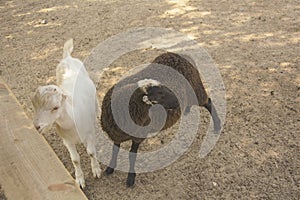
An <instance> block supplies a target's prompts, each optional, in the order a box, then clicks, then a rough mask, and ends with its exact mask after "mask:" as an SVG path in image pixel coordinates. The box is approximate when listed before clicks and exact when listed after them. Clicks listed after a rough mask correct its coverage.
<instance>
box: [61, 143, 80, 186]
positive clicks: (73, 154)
mask: <svg viewBox="0 0 300 200" xmlns="http://www.w3.org/2000/svg"><path fill="white" fill-rule="evenodd" d="M63 142H64V144H65V146H66V147H67V149H68V151H69V153H70V156H71V160H72V163H73V165H74V168H75V177H76V182H77V183H78V184H79V185H80V186H81V188H84V187H85V181H84V175H83V172H82V170H81V167H80V156H79V154H78V152H77V150H76V146H75V144H73V143H71V142H69V141H67V140H63Z"/></svg>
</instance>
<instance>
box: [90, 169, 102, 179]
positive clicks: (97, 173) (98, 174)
mask: <svg viewBox="0 0 300 200" xmlns="http://www.w3.org/2000/svg"><path fill="white" fill-rule="evenodd" d="M92 172H93V177H94V178H100V177H101V169H100V167H96V168H92Z"/></svg>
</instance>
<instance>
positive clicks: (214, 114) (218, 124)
mask: <svg viewBox="0 0 300 200" xmlns="http://www.w3.org/2000/svg"><path fill="white" fill-rule="evenodd" d="M204 107H205V108H206V109H207V110H208V111H209V113H210V114H211V116H212V118H213V122H214V130H215V131H216V132H218V131H220V129H221V121H220V118H219V116H218V114H217V111H216V109H215V106H214V104H213V102H212V101H211V99H210V98H208V103H207V104H205V105H204Z"/></svg>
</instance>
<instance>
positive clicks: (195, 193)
mask: <svg viewBox="0 0 300 200" xmlns="http://www.w3.org/2000/svg"><path fill="white" fill-rule="evenodd" d="M299 16H300V5H299V2H298V1H292V0H286V1H279V0H275V1H271V0H266V1H262V0H260V1H252V0H246V1H238V0H229V1H216V0H212V1H198V0H197V1H196V0H190V1H189V0H178V1H176V0H170V1H166V0H156V1H145V0H135V1H134V0H129V1H126V3H125V2H124V1H121V0H109V1H79V0H77V1H72V2H70V1H54V0H48V1H47V2H40V1H0V22H1V27H0V33H1V39H0V42H1V47H0V49H1V56H0V75H1V78H3V79H4V80H5V81H6V82H7V83H8V85H9V86H10V87H11V88H12V90H13V92H14V93H15V95H16V97H17V99H18V100H19V101H20V103H21V104H22V106H23V107H24V109H25V110H26V112H27V114H28V115H29V116H32V105H31V103H30V93H31V92H32V91H33V90H34V89H35V88H36V87H37V86H38V85H43V84H45V83H52V82H53V81H54V80H55V78H54V76H55V68H56V65H57V64H58V62H59V60H60V59H61V57H62V46H63V43H64V42H65V41H66V39H68V38H71V37H72V38H74V40H75V41H74V42H75V50H74V54H73V55H74V56H75V57H78V58H80V59H84V58H85V57H86V56H87V55H88V54H89V52H90V51H91V50H92V49H93V48H94V47H96V45H97V44H98V43H100V42H101V41H103V40H105V39H107V38H108V37H110V36H113V35H115V34H118V33H121V32H123V31H126V30H128V29H130V28H134V27H144V26H157V27H165V28H172V29H174V30H176V31H180V32H182V33H186V34H188V35H190V36H192V37H193V38H195V40H196V41H197V42H199V43H200V44H201V45H202V46H203V47H204V48H205V49H206V50H207V51H208V52H209V53H210V55H211V56H212V58H213V59H214V61H215V63H216V64H217V66H218V67H219V70H220V73H221V75H222V77H223V81H224V84H225V86H226V92H227V116H226V124H225V127H224V129H223V131H222V135H221V137H220V140H219V141H218V144H217V146H216V147H215V148H214V150H213V151H212V152H211V153H210V154H209V156H207V157H205V158H204V159H199V157H198V151H199V147H200V145H201V142H202V140H203V136H204V133H205V132H206V127H207V124H208V119H209V118H208V113H207V112H206V111H205V110H204V109H203V110H201V111H202V115H203V116H204V117H203V123H202V124H201V127H200V129H199V133H198V136H197V138H196V139H195V141H194V142H193V144H192V146H191V147H190V149H189V151H188V152H186V153H185V154H184V155H183V156H182V157H180V159H179V160H177V161H176V162H175V163H173V164H172V165H170V166H168V167H167V168H165V169H162V170H159V171H155V172H149V173H144V174H139V175H138V176H137V180H136V187H135V188H134V189H126V187H125V184H124V183H125V179H126V176H127V175H126V173H123V172H119V171H117V172H116V173H115V174H114V175H112V176H111V177H105V176H104V177H103V178H101V179H99V180H94V179H93V178H92V174H91V170H90V166H89V165H90V164H89V159H88V157H87V155H86V153H85V150H84V148H82V147H81V148H80V152H81V154H82V164H83V170H84V173H85V176H86V182H87V187H86V189H84V192H85V194H86V195H87V197H88V198H89V199H116V198H122V199H162V198H164V199H165V198H168V199H191V198H192V199H199V198H201V199H299V197H300V192H299V191H300V190H299V187H300V169H299V168H300V167H299V166H300V165H299V164H300V154H299V152H300V144H299V142H300V138H299V137H300V133H299V132H300V131H299V127H300V117H299V111H300V106H299V105H300V68H299V65H300V57H299V52H300V28H299V27H300V26H299V24H300V17H299ZM43 20H44V21H43ZM154 55H156V54H155V52H154V53H153V52H152V53H151V52H150V53H147V52H133V53H132V54H129V55H127V56H125V57H124V58H123V59H119V60H118V61H117V62H115V63H114V64H113V68H112V69H111V70H108V71H107V72H106V73H105V74H104V75H103V80H102V81H103V85H102V86H101V87H102V88H100V89H104V90H105V89H107V87H108V86H109V85H111V84H112V83H113V82H114V81H116V80H117V78H118V77H119V76H120V75H122V73H123V72H124V71H126V70H127V69H128V68H130V67H133V66H136V65H137V64H141V63H144V62H145V61H150V60H152V59H153V56H154ZM207 87H208V88H209V86H207ZM99 93H100V96H101V91H99ZM102 94H103V92H102ZM171 134H172V130H170V131H169V132H166V134H165V135H166V136H165V137H166V138H168V137H169V135H171ZM45 137H46V139H47V141H48V142H49V143H50V144H51V146H52V147H53V149H54V150H55V152H56V153H57V155H58V156H59V158H60V159H61V160H62V162H63V163H64V165H65V166H66V168H67V169H68V170H69V171H70V172H71V173H72V174H73V175H74V171H73V167H72V164H71V161H70V158H69V155H68V153H67V150H66V148H65V147H64V146H63V144H62V142H61V140H60V139H59V138H58V137H57V136H56V135H55V131H54V130H51V131H50V133H46V134H45ZM160 139H161V138H160ZM150 141H151V140H150ZM166 141H168V140H166ZM125 146H126V145H125ZM149 146H151V142H149V141H148V142H147V141H146V142H145V144H144V146H143V147H142V148H144V149H147V148H148V147H149ZM102 169H105V166H104V165H102ZM0 194H1V193H0ZM0 198H1V195H0Z"/></svg>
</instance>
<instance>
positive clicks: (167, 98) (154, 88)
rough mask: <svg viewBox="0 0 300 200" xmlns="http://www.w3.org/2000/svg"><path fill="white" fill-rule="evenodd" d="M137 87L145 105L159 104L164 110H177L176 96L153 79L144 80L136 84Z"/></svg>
mask: <svg viewBox="0 0 300 200" xmlns="http://www.w3.org/2000/svg"><path fill="white" fill-rule="evenodd" d="M138 86H139V87H140V89H141V90H142V92H143V93H144V96H143V99H142V101H143V102H144V103H146V104H149V105H153V104H160V105H162V106H163V107H164V108H165V109H176V108H179V102H178V99H177V97H176V95H175V94H174V93H173V92H172V91H171V90H170V89H169V88H167V87H166V86H163V85H161V83H160V82H158V81H156V80H153V79H144V80H141V81H139V82H138Z"/></svg>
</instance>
